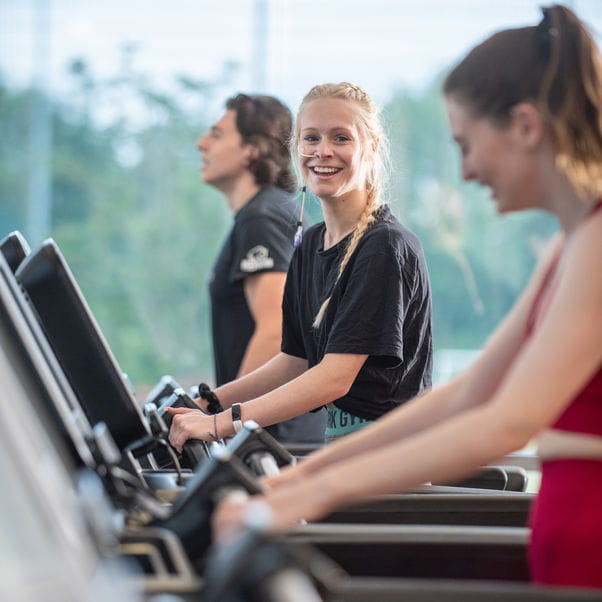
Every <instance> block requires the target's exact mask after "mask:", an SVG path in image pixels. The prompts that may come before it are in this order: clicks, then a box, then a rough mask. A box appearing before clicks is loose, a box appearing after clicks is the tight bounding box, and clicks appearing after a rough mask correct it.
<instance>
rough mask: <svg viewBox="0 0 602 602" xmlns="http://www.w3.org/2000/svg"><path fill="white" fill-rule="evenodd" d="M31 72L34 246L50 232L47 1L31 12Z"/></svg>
mask: <svg viewBox="0 0 602 602" xmlns="http://www.w3.org/2000/svg"><path fill="white" fill-rule="evenodd" d="M33 21H34V26H33V34H34V35H33V74H32V85H31V91H32V94H31V112H30V118H29V124H30V132H29V161H30V166H29V179H28V197H29V198H28V212H27V237H28V240H29V242H30V244H32V245H36V244H37V243H39V242H40V241H41V240H42V239H43V238H45V237H46V236H48V234H49V233H50V227H51V223H50V221H51V220H50V216H51V208H52V190H51V172H50V152H51V146H52V116H51V112H50V103H49V101H48V85H47V82H48V73H49V70H50V0H36V3H35V5H34V14H33Z"/></svg>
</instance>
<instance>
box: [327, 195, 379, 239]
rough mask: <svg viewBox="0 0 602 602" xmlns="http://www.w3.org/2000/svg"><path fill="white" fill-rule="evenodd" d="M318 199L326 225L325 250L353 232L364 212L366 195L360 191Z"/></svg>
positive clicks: (366, 200)
mask: <svg viewBox="0 0 602 602" xmlns="http://www.w3.org/2000/svg"><path fill="white" fill-rule="evenodd" d="M356 192H359V191H356ZM320 200H321V205H322V213H323V215H324V223H325V225H326V231H325V233H324V249H325V250H326V249H329V248H330V247H333V246H334V245H336V244H337V243H338V242H340V241H341V240H343V238H345V236H347V235H348V234H349V233H350V232H353V230H354V229H355V227H356V226H357V224H358V222H359V221H360V218H361V217H362V214H363V213H364V209H365V208H366V203H367V202H368V197H367V195H366V194H365V193H364V192H363V191H362V192H361V193H359V194H349V195H345V196H344V197H337V198H334V199H333V198H331V199H328V200H323V199H320Z"/></svg>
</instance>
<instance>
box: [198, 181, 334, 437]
mask: <svg viewBox="0 0 602 602" xmlns="http://www.w3.org/2000/svg"><path fill="white" fill-rule="evenodd" d="M298 214H299V209H298V207H297V205H296V203H295V201H294V199H293V197H292V196H291V195H290V194H288V193H287V192H285V191H284V190H281V189H280V188H263V189H261V190H260V191H259V192H258V193H257V194H256V195H255V196H254V197H253V198H252V199H251V200H250V201H249V202H248V203H246V204H245V205H244V206H243V207H242V208H241V209H240V210H239V211H238V212H237V213H236V215H235V216H234V224H233V226H232V229H231V230H230V233H229V234H228V237H227V238H226V240H225V241H224V244H223V246H222V249H221V251H220V254H219V256H218V258H217V260H216V262H215V264H214V266H213V273H212V275H211V279H210V282H209V294H210V298H211V327H212V334H213V353H214V362H215V378H216V383H217V385H218V386H219V385H222V384H224V383H227V382H230V381H231V380H234V379H235V378H236V376H237V375H238V371H239V369H240V365H241V363H242V360H243V357H244V354H245V351H246V349H247V345H248V344H249V340H250V338H251V336H252V335H253V332H254V331H255V321H254V320H253V316H252V315H251V312H250V310H249V306H248V305H247V299H246V297H245V292H244V280H245V278H247V277H248V276H252V275H254V274H259V273H263V272H286V271H287V270H288V265H289V262H290V259H291V256H292V254H293V236H294V232H295V229H296V224H297V220H298ZM324 422H325V417H323V416H316V415H303V416H299V417H296V418H293V419H291V420H287V421H286V422H283V423H280V424H278V425H273V426H271V427H268V429H267V430H268V431H269V432H270V433H271V434H272V435H273V436H275V437H276V438H277V439H279V440H280V441H290V442H300V443H303V442H320V441H323V439H324Z"/></svg>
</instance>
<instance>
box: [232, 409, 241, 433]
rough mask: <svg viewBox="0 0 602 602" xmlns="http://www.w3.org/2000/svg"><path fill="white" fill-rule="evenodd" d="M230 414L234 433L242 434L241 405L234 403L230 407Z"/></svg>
mask: <svg viewBox="0 0 602 602" xmlns="http://www.w3.org/2000/svg"><path fill="white" fill-rule="evenodd" d="M230 413H231V417H232V430H233V431H234V433H240V431H242V411H241V404H240V403H233V404H232V405H231V406H230Z"/></svg>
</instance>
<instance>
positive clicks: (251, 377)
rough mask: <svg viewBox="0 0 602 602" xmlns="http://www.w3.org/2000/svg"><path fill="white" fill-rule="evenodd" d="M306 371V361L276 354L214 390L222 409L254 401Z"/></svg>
mask: <svg viewBox="0 0 602 602" xmlns="http://www.w3.org/2000/svg"><path fill="white" fill-rule="evenodd" d="M306 369H307V361H306V360H303V359H301V358H296V357H293V356H290V355H287V354H285V353H278V354H277V355H276V356H274V357H273V358H272V359H271V360H269V361H268V362H266V363H265V364H263V365H262V366H260V367H259V368H257V369H256V370H253V371H252V372H250V373H249V374H246V375H245V376H242V377H241V378H238V379H236V380H234V381H232V382H229V383H226V384H225V385H222V386H221V387H218V388H217V389H216V390H215V393H216V395H217V397H218V399H219V400H220V403H221V406H222V407H223V408H224V409H227V408H229V407H230V406H231V405H232V404H233V403H242V402H244V401H248V400H249V399H255V398H256V397H259V396H261V395H264V394H265V393H268V392H269V391H272V390H274V389H277V388H278V387H280V386H281V385H283V384H284V383H286V382H288V381H290V380H292V379H294V378H296V377H297V376H299V375H300V374H302V373H303V372H304V371H305V370H306Z"/></svg>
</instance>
